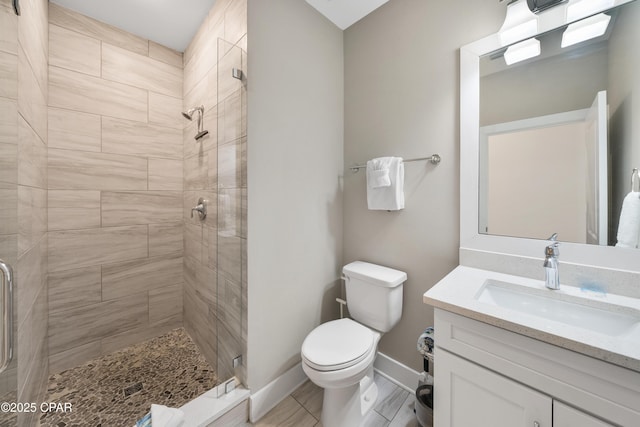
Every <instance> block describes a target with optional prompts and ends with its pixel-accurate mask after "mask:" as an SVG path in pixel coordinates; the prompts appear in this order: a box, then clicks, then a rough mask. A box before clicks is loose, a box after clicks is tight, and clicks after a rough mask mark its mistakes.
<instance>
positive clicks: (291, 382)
mask: <svg viewBox="0 0 640 427" xmlns="http://www.w3.org/2000/svg"><path fill="white" fill-rule="evenodd" d="M306 380H307V375H306V374H305V373H304V371H303V370H302V365H301V364H300V363H298V364H296V365H295V366H294V367H293V368H291V369H289V370H288V371H287V372H285V373H284V374H282V375H280V376H279V377H278V378H276V379H275V380H273V381H271V382H270V383H269V384H267V385H266V386H264V387H262V388H261V389H260V390H258V391H257V392H255V393H253V394H252V395H251V397H250V398H249V403H250V405H249V420H250V421H251V422H252V423H255V422H256V421H257V420H259V419H260V418H262V417H263V416H264V415H266V414H267V412H269V411H270V410H272V409H273V408H275V406H276V405H277V404H278V403H280V402H282V400H283V399H284V398H285V397H287V396H289V395H290V394H291V393H293V391H294V390H295V389H297V388H298V387H300V385H302V383H304V382H305V381H306Z"/></svg>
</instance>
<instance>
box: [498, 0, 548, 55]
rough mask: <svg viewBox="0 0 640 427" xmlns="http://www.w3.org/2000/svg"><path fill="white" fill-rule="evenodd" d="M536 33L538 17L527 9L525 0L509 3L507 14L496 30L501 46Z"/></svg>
mask: <svg viewBox="0 0 640 427" xmlns="http://www.w3.org/2000/svg"><path fill="white" fill-rule="evenodd" d="M537 33H538V18H537V17H536V15H534V14H533V12H531V11H530V10H529V6H528V5H527V2H526V0H518V1H515V2H511V3H509V5H508V6H507V16H506V17H505V18H504V23H503V24H502V28H500V31H499V32H498V35H499V36H500V42H501V43H502V45H503V46H507V45H510V44H512V43H515V42H517V41H518V40H523V39H526V38H528V37H531V36H534V35H536V34H537Z"/></svg>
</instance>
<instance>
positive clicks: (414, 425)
mask: <svg viewBox="0 0 640 427" xmlns="http://www.w3.org/2000/svg"><path fill="white" fill-rule="evenodd" d="M374 380H375V382H376V384H377V385H378V400H377V402H376V405H375V407H374V410H372V411H371V412H369V413H368V414H367V416H366V417H365V419H364V422H363V424H362V427H420V425H419V424H418V421H417V420H416V415H415V413H414V412H413V409H414V401H415V399H414V395H413V394H412V393H409V392H408V391H407V390H405V389H404V388H402V387H400V386H398V385H397V384H395V383H393V382H392V381H390V380H388V379H387V378H385V377H383V376H382V375H379V374H377V373H376V374H375V376H374ZM322 394H323V389H322V388H320V387H318V386H317V385H315V384H314V383H312V382H311V381H307V382H305V383H304V384H302V385H301V386H300V387H298V388H297V389H296V390H295V391H294V392H293V393H291V395H290V396H288V397H287V398H286V399H285V400H283V401H282V402H281V403H280V404H279V405H277V406H276V407H275V408H273V409H272V410H271V411H270V412H269V413H268V414H267V415H265V416H264V417H263V418H261V419H260V420H258V422H257V423H254V424H251V423H244V424H238V425H237V427H246V426H259V427H271V426H274V427H275V426H289V425H291V426H299V425H300V426H305V425H310V426H313V427H323V426H322V423H321V422H320V415H321V413H322ZM309 416H310V417H309ZM312 419H313V420H315V422H316V424H308V423H311V422H312ZM234 427H236V426H234ZM424 427H430V426H424Z"/></svg>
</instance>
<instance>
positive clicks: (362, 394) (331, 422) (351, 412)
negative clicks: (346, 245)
mask: <svg viewBox="0 0 640 427" xmlns="http://www.w3.org/2000/svg"><path fill="white" fill-rule="evenodd" d="M342 273H343V275H344V278H345V288H346V291H347V307H348V308H349V313H350V315H351V319H347V318H345V319H339V320H333V321H330V322H327V323H323V324H322V325H320V326H318V327H317V328H315V329H314V330H313V331H311V332H310V333H309V335H307V337H306V338H305V340H304V342H303V343H302V351H301V356H302V369H303V370H304V372H305V373H306V374H307V376H308V377H309V379H310V380H311V381H313V383H315V384H316V385H318V386H320V387H322V388H324V402H323V404H322V418H321V421H322V425H323V426H324V427H355V426H359V425H361V423H362V420H363V419H364V416H365V415H366V414H367V413H368V412H369V411H370V410H371V409H372V408H373V406H374V405H375V403H376V399H377V397H378V388H377V386H376V384H375V383H374V381H373V361H374V360H375V357H376V350H377V347H378V341H380V337H381V336H382V334H383V333H385V332H388V331H389V330H391V328H393V327H394V326H395V325H396V324H397V323H398V321H399V320H400V317H401V316H402V286H403V283H404V282H405V281H406V280H407V274H406V273H405V272H403V271H398V270H394V269H391V268H388V267H383V266H380V265H376V264H370V263H367V262H362V261H356V262H352V263H351V264H348V265H346V266H344V267H343V269H342Z"/></svg>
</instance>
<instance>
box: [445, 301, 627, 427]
mask: <svg viewBox="0 0 640 427" xmlns="http://www.w3.org/2000/svg"><path fill="white" fill-rule="evenodd" d="M435 330H436V339H435V342H436V353H435V387H434V427H467V426H473V427H503V426H504V427H616V426H623V427H638V426H640V373H638V372H636V371H632V370H629V369H626V368H623V367H620V366H616V365H612V364H610V363H607V362H604V361H601V360H597V359H595V358H592V357H588V356H584V355H582V354H579V353H576V352H573V351H570V350H566V349H563V348H561V347H559V346H555V345H551V344H548V343H545V342H542V341H538V340H535V339H532V338H529V337H526V336H524V335H521V334H517V333H513V332H511V331H508V330H505V329H502V328H499V327H495V326H492V325H489V324H486V323H483V322H479V321H477V320H473V319H470V318H467V317H464V316H461V315H458V314H454V313H451V312H448V311H444V310H442V309H436V312H435Z"/></svg>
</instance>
